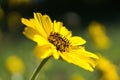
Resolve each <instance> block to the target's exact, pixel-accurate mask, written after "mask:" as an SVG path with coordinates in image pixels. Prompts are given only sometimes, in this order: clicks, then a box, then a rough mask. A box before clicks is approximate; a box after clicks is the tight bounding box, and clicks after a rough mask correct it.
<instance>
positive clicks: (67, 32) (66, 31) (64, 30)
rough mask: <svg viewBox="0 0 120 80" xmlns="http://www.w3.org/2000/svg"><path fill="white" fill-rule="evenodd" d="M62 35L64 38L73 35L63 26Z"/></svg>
mask: <svg viewBox="0 0 120 80" xmlns="http://www.w3.org/2000/svg"><path fill="white" fill-rule="evenodd" d="M59 33H60V34H61V35H63V36H65V37H66V36H67V35H71V34H70V33H71V32H70V31H68V29H67V28H66V27H64V26H62V27H61V29H60V32H59Z"/></svg>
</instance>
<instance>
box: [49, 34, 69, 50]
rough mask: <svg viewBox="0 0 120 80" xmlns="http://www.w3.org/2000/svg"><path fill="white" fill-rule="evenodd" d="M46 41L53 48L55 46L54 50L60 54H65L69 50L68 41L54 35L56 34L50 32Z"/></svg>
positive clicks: (63, 37) (59, 35) (58, 35)
mask: <svg viewBox="0 0 120 80" xmlns="http://www.w3.org/2000/svg"><path fill="white" fill-rule="evenodd" d="M48 41H49V42H50V43H52V44H53V45H54V46H56V49H57V50H58V51H60V52H65V51H67V50H68V49H69V47H70V46H71V45H70V44H71V43H70V41H69V40H68V39H67V38H66V37H65V36H63V35H61V34H59V33H56V32H51V33H50V35H49V37H48Z"/></svg>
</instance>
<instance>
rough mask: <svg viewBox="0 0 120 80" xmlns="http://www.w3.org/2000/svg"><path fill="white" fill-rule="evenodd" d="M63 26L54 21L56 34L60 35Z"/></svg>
mask: <svg viewBox="0 0 120 80" xmlns="http://www.w3.org/2000/svg"><path fill="white" fill-rule="evenodd" d="M62 26H63V24H62V23H61V22H56V21H54V23H53V28H54V29H53V30H54V32H58V33H59V32H60V29H61V27H62Z"/></svg>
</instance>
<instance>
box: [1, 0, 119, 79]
mask: <svg viewBox="0 0 120 80" xmlns="http://www.w3.org/2000/svg"><path fill="white" fill-rule="evenodd" d="M33 12H40V13H42V14H47V15H49V16H50V17H51V19H52V21H53V20H56V21H61V22H63V24H64V25H65V26H66V27H67V28H68V29H69V30H71V31H72V32H73V35H79V36H82V37H83V38H84V39H85V40H86V41H87V43H86V44H85V47H86V49H87V50H88V51H91V52H94V53H96V54H101V55H103V56H104V57H106V58H107V59H108V60H109V61H110V63H112V64H114V65H115V66H116V74H117V76H118V77H119V76H120V68H119V67H120V50H119V45H120V36H119V35H120V3H119V2H118V0H0V80H28V79H29V77H30V76H31V74H32V72H33V71H34V69H35V67H36V66H37V65H38V63H39V62H40V60H38V59H36V57H35V56H34V54H33V50H34V47H35V46H36V43H34V42H33V41H31V40H29V39H28V38H26V37H25V36H24V35H23V34H22V32H23V30H24V27H25V26H24V25H23V24H22V23H21V18H22V17H24V18H33ZM91 26H97V27H98V28H96V29H91V28H90V27H91ZM93 28H94V27H93ZM93 30H94V31H93ZM93 32H94V33H93ZM94 34H96V35H97V36H102V37H99V38H96V36H95V35H94ZM100 34H103V35H100ZM101 45H102V46H101ZM14 61H16V62H14ZM17 61H18V62H17ZM12 63H13V64H12ZM14 63H15V64H14ZM16 63H18V64H16ZM9 65H10V66H9ZM11 65H13V66H11ZM16 65H18V66H17V67H16ZM68 66H69V67H68ZM101 77H102V72H101V71H100V70H99V69H98V68H96V69H95V71H94V72H92V73H91V72H88V71H85V70H83V69H82V68H79V67H77V66H74V65H72V64H69V63H67V62H64V61H61V60H57V61H56V60H54V59H52V58H51V59H50V60H49V61H48V62H47V64H46V65H45V67H44V68H43V69H42V71H41V72H40V75H39V77H38V80H89V79H91V80H110V79H102V78H101ZM109 77H111V76H109ZM111 80H112V79H111ZM113 80H118V79H113Z"/></svg>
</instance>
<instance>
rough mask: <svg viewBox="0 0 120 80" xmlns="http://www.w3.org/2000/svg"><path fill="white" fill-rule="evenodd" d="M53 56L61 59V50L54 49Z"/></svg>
mask: <svg viewBox="0 0 120 80" xmlns="http://www.w3.org/2000/svg"><path fill="white" fill-rule="evenodd" d="M53 57H54V58H55V59H59V57H60V56H59V51H57V50H54V51H53Z"/></svg>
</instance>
